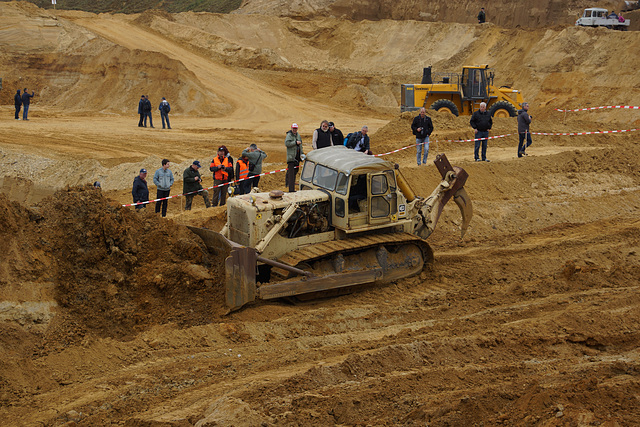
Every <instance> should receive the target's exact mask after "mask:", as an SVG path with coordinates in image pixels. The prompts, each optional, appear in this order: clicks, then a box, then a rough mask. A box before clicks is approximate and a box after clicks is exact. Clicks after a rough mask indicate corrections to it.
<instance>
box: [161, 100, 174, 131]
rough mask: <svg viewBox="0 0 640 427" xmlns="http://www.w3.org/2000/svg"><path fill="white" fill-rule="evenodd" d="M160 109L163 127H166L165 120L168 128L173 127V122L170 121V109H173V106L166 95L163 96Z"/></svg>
mask: <svg viewBox="0 0 640 427" xmlns="http://www.w3.org/2000/svg"><path fill="white" fill-rule="evenodd" d="M158 110H160V118H161V119H162V129H164V122H165V120H166V121H167V128H169V129H171V124H170V123H169V111H171V106H170V105H169V102H168V101H167V99H166V98H165V97H164V96H163V97H162V102H161V103H160V105H159V106H158Z"/></svg>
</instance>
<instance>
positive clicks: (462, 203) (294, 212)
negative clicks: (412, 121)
mask: <svg viewBox="0 0 640 427" xmlns="http://www.w3.org/2000/svg"><path fill="white" fill-rule="evenodd" d="M434 163H435V165H436V167H437V169H438V171H439V172H440V175H441V177H442V181H441V182H440V183H439V184H438V185H437V187H436V188H435V189H434V190H433V192H432V193H431V195H429V196H428V197H421V196H418V195H416V194H415V193H414V191H413V190H412V189H411V187H410V186H409V184H408V182H407V181H406V179H405V178H404V177H403V175H402V173H401V172H400V169H399V167H398V166H397V165H394V164H393V163H391V162H390V161H388V160H384V159H382V158H380V157H375V156H370V155H366V154H364V153H360V152H357V151H355V150H351V149H348V148H346V147H343V146H332V147H326V148H322V149H318V150H314V151H312V152H310V153H309V154H308V155H307V157H306V159H305V161H304V167H303V169H302V173H301V176H300V191H297V192H291V193H284V192H282V191H280V190H273V191H270V192H253V193H249V194H245V195H240V196H235V197H232V198H231V199H229V200H228V201H227V222H226V224H225V226H224V227H223V228H222V230H221V231H220V233H217V232H214V231H213V230H209V229H205V228H197V227H190V229H191V230H192V231H193V232H194V233H196V234H197V235H199V236H200V237H201V238H202V240H203V241H204V243H205V245H206V246H207V248H208V249H209V251H211V252H212V253H215V254H216V255H220V256H222V257H223V258H224V259H225V301H226V304H227V306H228V307H229V309H230V310H236V309H239V308H241V307H243V306H244V305H246V304H248V303H251V302H253V301H256V300H258V299H260V300H269V299H275V298H284V297H297V298H302V299H304V296H307V297H309V296H311V297H315V296H323V295H334V294H336V293H345V292H349V291H351V290H352V289H354V287H358V286H361V285H366V284H376V283H388V282H391V281H393V280H398V279H401V278H404V277H408V276H412V275H416V274H419V273H420V272H422V270H423V269H424V268H425V267H426V266H428V265H429V264H430V263H432V261H433V251H432V250H431V247H430V246H429V244H428V243H427V242H426V240H425V239H427V238H428V237H429V235H430V234H431V233H432V232H433V230H434V229H435V226H436V223H437V222H438V218H439V217H440V214H441V213H442V210H443V208H444V205H445V204H446V203H447V202H448V201H449V200H450V199H451V198H452V197H453V199H454V201H455V203H456V204H457V205H458V206H459V208H460V211H461V212H462V222H461V233H462V236H464V233H465V231H466V230H467V227H468V225H469V222H470V221H471V217H472V215H473V208H472V204H471V200H470V199H469V197H468V195H467V193H466V191H465V189H464V184H465V182H466V180H467V177H468V174H467V172H466V171H465V170H464V169H462V168H459V167H452V166H451V164H450V163H449V161H448V160H447V158H446V156H445V155H438V156H437V158H436V160H435V162H434Z"/></svg>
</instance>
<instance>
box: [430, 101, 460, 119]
mask: <svg viewBox="0 0 640 427" xmlns="http://www.w3.org/2000/svg"><path fill="white" fill-rule="evenodd" d="M431 109H433V110H436V111H447V112H449V113H451V114H453V115H454V116H456V117H457V116H459V115H460V113H459V112H458V107H456V104H454V103H453V102H451V101H449V100H448V99H438V100H437V101H436V102H434V103H433V104H431Z"/></svg>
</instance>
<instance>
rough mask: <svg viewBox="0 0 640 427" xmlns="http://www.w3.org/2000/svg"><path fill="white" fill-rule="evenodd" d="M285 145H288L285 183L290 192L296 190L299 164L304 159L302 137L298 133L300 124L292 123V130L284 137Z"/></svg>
mask: <svg viewBox="0 0 640 427" xmlns="http://www.w3.org/2000/svg"><path fill="white" fill-rule="evenodd" d="M284 145H285V146H286V147H287V175H286V177H285V184H284V185H286V186H288V187H289V193H294V192H295V191H296V175H297V174H298V166H300V162H301V161H302V154H303V151H302V138H301V137H300V134H299V133H298V124H297V123H294V124H292V125H291V130H289V131H287V136H286V137H285V138H284Z"/></svg>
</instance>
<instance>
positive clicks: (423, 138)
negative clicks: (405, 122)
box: [411, 107, 433, 166]
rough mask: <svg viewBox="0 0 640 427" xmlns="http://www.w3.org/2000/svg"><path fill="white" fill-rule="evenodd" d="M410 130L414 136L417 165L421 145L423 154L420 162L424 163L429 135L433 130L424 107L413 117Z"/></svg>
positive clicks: (427, 153)
mask: <svg viewBox="0 0 640 427" xmlns="http://www.w3.org/2000/svg"><path fill="white" fill-rule="evenodd" d="M411 130H412V131H413V134H414V135H415V136H416V148H417V150H418V153H417V159H418V166H420V154H421V152H422V146H423V145H424V156H423V157H422V164H424V165H426V164H427V157H428V156H429V136H431V132H433V123H432V122H431V118H430V117H429V116H427V110H426V109H425V108H424V107H422V108H421V109H420V114H418V115H417V116H415V117H414V118H413V122H412V123H411Z"/></svg>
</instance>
